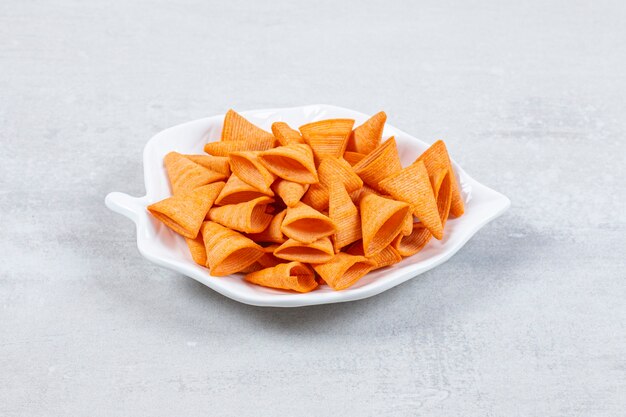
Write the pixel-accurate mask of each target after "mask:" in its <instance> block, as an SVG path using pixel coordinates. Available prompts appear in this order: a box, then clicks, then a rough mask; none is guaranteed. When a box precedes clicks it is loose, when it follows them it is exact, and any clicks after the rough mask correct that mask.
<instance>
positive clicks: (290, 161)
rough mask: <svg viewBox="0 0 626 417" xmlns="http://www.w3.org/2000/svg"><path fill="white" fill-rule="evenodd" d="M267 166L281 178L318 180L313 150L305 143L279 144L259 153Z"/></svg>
mask: <svg viewBox="0 0 626 417" xmlns="http://www.w3.org/2000/svg"><path fill="white" fill-rule="evenodd" d="M259 158H260V161H261V163H262V164H263V165H265V167H266V168H267V169H268V170H269V171H270V172H272V173H274V174H275V175H277V176H279V177H280V178H284V179H286V180H289V181H293V182H297V183H300V184H314V183H316V182H318V181H319V180H318V178H317V170H316V169H315V162H314V160H313V151H312V150H311V147H310V146H309V145H307V144H305V143H293V144H290V145H285V146H279V147H278V148H274V149H270V150H268V151H264V152H261V153H260V154H259Z"/></svg>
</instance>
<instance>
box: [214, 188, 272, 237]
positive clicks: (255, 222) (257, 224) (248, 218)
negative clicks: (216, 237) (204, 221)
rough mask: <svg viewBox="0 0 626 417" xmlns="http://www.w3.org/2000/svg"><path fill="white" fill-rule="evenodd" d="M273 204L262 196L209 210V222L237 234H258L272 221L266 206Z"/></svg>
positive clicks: (269, 199) (268, 198)
mask: <svg viewBox="0 0 626 417" xmlns="http://www.w3.org/2000/svg"><path fill="white" fill-rule="evenodd" d="M273 202H274V200H273V199H271V198H270V197H266V196H263V197H259V198H255V199H254V200H250V201H246V202H243V203H239V204H229V205H226V206H220V207H213V208H212V209H211V210H209V220H211V221H213V222H215V223H219V224H221V225H222V226H225V227H228V228H230V229H233V230H237V231H239V232H244V233H260V232H262V231H263V230H265V228H266V227H267V226H268V225H269V224H270V222H271V221H272V214H270V213H267V209H268V207H267V205H268V204H270V203H273Z"/></svg>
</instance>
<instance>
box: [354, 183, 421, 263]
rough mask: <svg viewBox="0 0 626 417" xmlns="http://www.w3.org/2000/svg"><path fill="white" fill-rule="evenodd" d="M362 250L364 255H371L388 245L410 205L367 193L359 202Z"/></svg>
mask: <svg viewBox="0 0 626 417" xmlns="http://www.w3.org/2000/svg"><path fill="white" fill-rule="evenodd" d="M359 207H360V211H361V229H362V232H363V250H364V253H365V256H368V257H369V256H372V255H374V254H376V253H378V252H380V251H381V250H383V249H384V248H385V246H389V244H390V243H391V241H392V240H393V239H394V238H395V237H396V236H397V235H398V233H400V231H401V230H402V226H403V224H404V219H405V217H406V215H407V214H408V213H409V210H410V206H409V205H408V204H407V203H404V202H401V201H395V200H391V199H389V198H385V197H380V196H377V195H376V194H367V195H365V196H364V197H363V198H361V201H360V203H359Z"/></svg>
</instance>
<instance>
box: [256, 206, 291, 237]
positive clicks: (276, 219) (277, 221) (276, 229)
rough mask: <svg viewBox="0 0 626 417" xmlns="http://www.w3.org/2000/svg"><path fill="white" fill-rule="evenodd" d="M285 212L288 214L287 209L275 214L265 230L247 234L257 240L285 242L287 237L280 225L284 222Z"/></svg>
mask: <svg viewBox="0 0 626 417" xmlns="http://www.w3.org/2000/svg"><path fill="white" fill-rule="evenodd" d="M285 214H287V209H285V210H283V211H281V212H280V213H278V214H276V215H274V216H273V217H272V220H271V221H270V223H269V224H268V225H267V227H266V228H265V230H263V231H262V232H259V233H250V234H248V235H247V236H248V237H249V238H250V239H252V240H254V241H255V242H264V243H270V242H271V243H284V242H285V241H286V240H287V238H286V237H285V235H284V234H283V232H282V231H281V230H280V226H281V225H282V224H283V220H284V218H285Z"/></svg>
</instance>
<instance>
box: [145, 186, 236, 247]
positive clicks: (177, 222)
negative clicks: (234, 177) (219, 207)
mask: <svg viewBox="0 0 626 417" xmlns="http://www.w3.org/2000/svg"><path fill="white" fill-rule="evenodd" d="M223 186H224V183H223V182H216V183H213V184H208V185H204V186H202V187H198V188H196V189H194V190H191V191H188V192H186V193H180V194H175V195H173V196H171V197H168V198H166V199H165V200H161V201H159V202H156V203H154V204H150V205H149V206H148V211H150V213H151V214H152V215H153V216H154V217H155V218H157V219H158V220H160V221H161V222H162V223H163V224H165V225H166V226H167V227H169V228H170V229H172V230H173V231H175V232H176V233H178V234H179V235H181V236H184V237H187V238H190V239H195V238H196V236H198V231H199V230H200V226H202V222H203V221H204V216H206V214H207V212H208V211H209V209H210V208H211V206H212V205H213V202H214V201H215V198H216V197H217V195H218V194H219V192H220V190H221V189H222V187H223Z"/></svg>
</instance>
